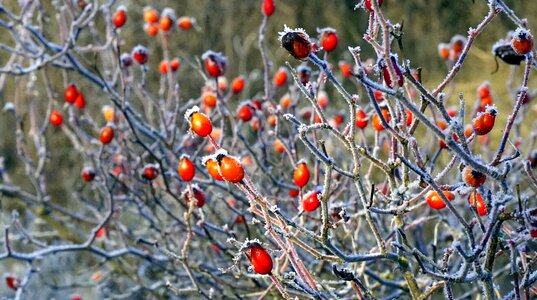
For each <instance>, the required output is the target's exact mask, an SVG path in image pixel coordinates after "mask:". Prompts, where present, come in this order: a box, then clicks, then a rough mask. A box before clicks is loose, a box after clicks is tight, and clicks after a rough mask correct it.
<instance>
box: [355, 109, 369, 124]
mask: <svg viewBox="0 0 537 300" xmlns="http://www.w3.org/2000/svg"><path fill="white" fill-rule="evenodd" d="M368 123H369V118H368V117H367V115H366V114H365V111H363V110H361V109H359V110H358V111H356V127H358V128H360V129H364V128H365V127H366V126H367V124H368Z"/></svg>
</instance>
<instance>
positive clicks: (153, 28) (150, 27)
mask: <svg viewBox="0 0 537 300" xmlns="http://www.w3.org/2000/svg"><path fill="white" fill-rule="evenodd" d="M144 29H145V32H146V33H147V34H148V35H150V36H155V35H157V34H158V23H145V24H144Z"/></svg>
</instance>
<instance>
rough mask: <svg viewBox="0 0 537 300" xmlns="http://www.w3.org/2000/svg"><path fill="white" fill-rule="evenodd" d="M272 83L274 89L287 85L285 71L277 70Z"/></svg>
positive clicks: (283, 69) (282, 69)
mask: <svg viewBox="0 0 537 300" xmlns="http://www.w3.org/2000/svg"><path fill="white" fill-rule="evenodd" d="M273 81H274V85H275V86H276V87H281V86H283V85H284V84H285V83H287V70H286V69H285V68H283V67H282V68H279V69H278V71H276V74H274V79H273Z"/></svg>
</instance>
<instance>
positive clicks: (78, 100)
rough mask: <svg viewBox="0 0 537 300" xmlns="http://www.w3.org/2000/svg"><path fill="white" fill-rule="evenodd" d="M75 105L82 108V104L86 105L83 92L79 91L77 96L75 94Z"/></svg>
mask: <svg viewBox="0 0 537 300" xmlns="http://www.w3.org/2000/svg"><path fill="white" fill-rule="evenodd" d="M75 106H76V107H78V109H83V108H84V106H86V98H84V94H83V93H82V92H79V93H78V96H76V99H75Z"/></svg>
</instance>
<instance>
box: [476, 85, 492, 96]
mask: <svg viewBox="0 0 537 300" xmlns="http://www.w3.org/2000/svg"><path fill="white" fill-rule="evenodd" d="M477 95H478V96H479V99H484V98H487V97H490V83H489V82H488V81H485V82H483V83H482V84H481V85H479V86H478V87H477Z"/></svg>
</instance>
